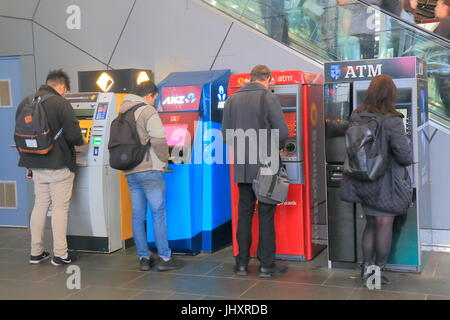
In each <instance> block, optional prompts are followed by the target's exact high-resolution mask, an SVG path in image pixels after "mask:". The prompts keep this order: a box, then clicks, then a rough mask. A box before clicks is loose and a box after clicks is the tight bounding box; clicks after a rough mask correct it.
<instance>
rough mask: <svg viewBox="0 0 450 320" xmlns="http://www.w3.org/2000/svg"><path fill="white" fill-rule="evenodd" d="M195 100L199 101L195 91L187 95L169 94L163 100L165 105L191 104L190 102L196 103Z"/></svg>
mask: <svg viewBox="0 0 450 320" xmlns="http://www.w3.org/2000/svg"><path fill="white" fill-rule="evenodd" d="M195 101H197V98H195V94H194V93H192V92H191V93H189V94H188V95H187V96H169V97H167V98H165V99H164V101H163V103H162V104H163V105H166V104H177V105H179V104H188V103H189V104H190V103H194V102H195Z"/></svg>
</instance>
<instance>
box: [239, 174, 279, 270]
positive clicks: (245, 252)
mask: <svg viewBox="0 0 450 320" xmlns="http://www.w3.org/2000/svg"><path fill="white" fill-rule="evenodd" d="M238 187H239V205H238V209H239V218H238V228H237V233H236V238H237V242H238V246H239V254H238V256H237V257H236V262H237V263H238V264H240V265H244V266H246V265H248V262H249V260H250V246H251V244H252V218H253V212H254V211H255V204H256V196H255V193H254V191H253V189H252V185H251V184H250V183H239V184H238ZM275 209H276V205H269V204H264V203H261V202H260V203H258V214H259V240H258V251H257V258H258V260H259V261H260V263H261V266H262V267H264V268H268V267H270V265H271V264H272V263H273V262H274V259H275V225H274V215H275Z"/></svg>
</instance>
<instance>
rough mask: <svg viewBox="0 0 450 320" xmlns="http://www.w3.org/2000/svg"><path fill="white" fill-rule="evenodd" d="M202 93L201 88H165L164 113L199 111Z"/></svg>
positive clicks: (163, 92) (163, 93)
mask: <svg viewBox="0 0 450 320" xmlns="http://www.w3.org/2000/svg"><path fill="white" fill-rule="evenodd" d="M201 93H202V87H201V86H184V87H163V88H162V89H161V105H162V109H163V111H194V110H198V106H199V104H200V98H201Z"/></svg>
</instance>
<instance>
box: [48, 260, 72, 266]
mask: <svg viewBox="0 0 450 320" xmlns="http://www.w3.org/2000/svg"><path fill="white" fill-rule="evenodd" d="M71 263H72V260H70V261H68V262H63V263H56V262H54V261H53V259H52V265H54V266H55V267H59V266H64V265H67V264H71Z"/></svg>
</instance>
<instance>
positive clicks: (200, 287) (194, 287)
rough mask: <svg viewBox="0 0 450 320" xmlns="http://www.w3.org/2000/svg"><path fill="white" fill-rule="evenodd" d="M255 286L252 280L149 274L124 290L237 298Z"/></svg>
mask: <svg viewBox="0 0 450 320" xmlns="http://www.w3.org/2000/svg"><path fill="white" fill-rule="evenodd" d="M254 284H255V281H252V280H240V279H224V278H216V277H204V276H191V275H178V274H170V273H153V272H152V273H150V274H148V275H146V276H145V277H143V278H140V279H138V280H136V281H133V282H131V283H129V284H127V285H126V286H124V288H130V289H143V290H158V291H171V292H175V293H193V294H199V295H217V294H218V293H220V294H221V295H224V296H227V297H236V298H237V297H239V296H240V295H241V294H242V293H244V292H245V291H246V290H248V289H249V288H250V287H251V286H253V285H254Z"/></svg>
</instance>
